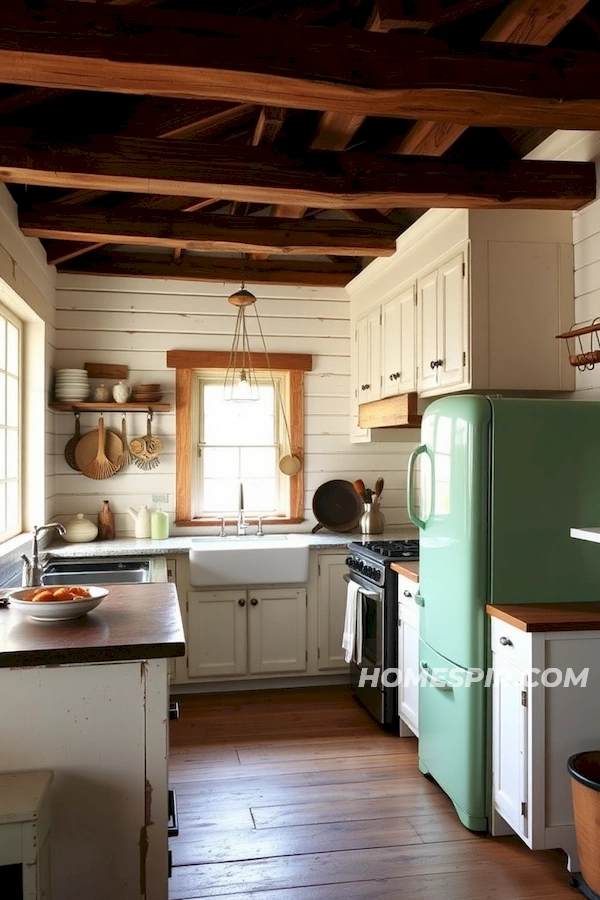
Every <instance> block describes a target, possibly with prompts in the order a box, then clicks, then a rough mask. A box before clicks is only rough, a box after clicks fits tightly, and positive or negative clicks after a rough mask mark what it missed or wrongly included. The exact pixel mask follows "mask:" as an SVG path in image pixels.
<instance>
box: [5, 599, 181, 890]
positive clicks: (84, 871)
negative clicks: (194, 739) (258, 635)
mask: <svg viewBox="0 0 600 900" xmlns="http://www.w3.org/2000/svg"><path fill="white" fill-rule="evenodd" d="M184 652H185V642H184V635H183V626H182V622H181V616H180V612H179V604H178V600H177V592H176V589H175V587H174V585H172V584H135V585H110V586H109V593H108V596H107V597H106V598H105V599H104V601H103V602H102V603H101V604H100V606H99V607H97V608H96V609H95V610H93V611H92V612H90V613H88V615H86V616H84V617H82V618H79V619H75V620H72V621H67V622H37V621H33V620H32V619H30V618H29V617H28V616H26V615H24V614H23V613H21V612H20V611H17V610H16V609H11V607H10V605H9V606H8V607H0V719H1V721H2V740H1V741H0V771H2V772H17V771H29V770H34V769H48V770H52V771H53V772H54V779H53V782H52V791H51V823H50V828H51V832H50V841H51V844H50V869H51V888H52V893H51V896H52V897H53V898H58V900H76V898H77V900H79V898H81V897H86V900H106V898H108V897H110V898H111V900H131V898H148V900H166V898H167V894H168V889H167V875H168V873H167V855H168V848H167V820H168V796H167V758H168V742H167V737H168V735H167V724H168V677H167V660H168V659H169V658H172V657H176V656H182V655H183V654H184Z"/></svg>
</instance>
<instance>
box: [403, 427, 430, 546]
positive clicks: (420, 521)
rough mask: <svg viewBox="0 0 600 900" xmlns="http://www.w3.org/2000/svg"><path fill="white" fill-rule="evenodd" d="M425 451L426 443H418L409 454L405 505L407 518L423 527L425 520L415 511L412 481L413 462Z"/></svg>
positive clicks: (413, 475)
mask: <svg viewBox="0 0 600 900" xmlns="http://www.w3.org/2000/svg"><path fill="white" fill-rule="evenodd" d="M426 452H427V444H419V446H418V447H416V448H415V449H414V450H413V452H412V453H411V454H410V457H409V459H408V479H407V481H408V484H407V506H408V518H409V519H410V521H411V522H412V523H413V525H416V526H417V528H425V525H426V520H424V519H421V518H419V516H418V515H417V514H416V512H415V498H414V481H415V463H416V461H417V458H418V457H419V456H420V455H421V454H422V453H426Z"/></svg>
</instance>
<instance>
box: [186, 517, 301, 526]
mask: <svg viewBox="0 0 600 900" xmlns="http://www.w3.org/2000/svg"><path fill="white" fill-rule="evenodd" d="M236 522H237V519H235V518H231V519H229V518H227V517H225V525H235V524H236ZM303 522H306V519H303V518H302V519H300V518H298V519H288V518H283V517H273V518H271V519H267V518H264V519H262V523H263V525H301V524H302V523H303ZM174 524H175V525H177V526H179V527H181V528H190V527H194V528H214V527H215V525H220V524H221V517H219V518H218V519H176V520H175V522H174ZM246 525H258V518H255V517H253V516H251V517H250V519H249V520H247V521H246Z"/></svg>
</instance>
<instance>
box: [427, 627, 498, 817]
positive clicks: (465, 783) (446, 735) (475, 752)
mask: <svg viewBox="0 0 600 900" xmlns="http://www.w3.org/2000/svg"><path fill="white" fill-rule="evenodd" d="M419 665H420V681H419V768H420V769H421V771H422V772H424V773H425V774H429V775H431V776H432V777H433V778H434V779H435V781H437V783H438V784H439V786H440V787H441V788H442V789H443V790H444V791H445V792H446V793H447V794H448V796H449V797H450V799H451V800H452V802H453V804H454V806H455V808H456V812H457V813H458V817H459V819H460V820H461V822H462V823H463V825H465V826H466V827H467V828H470V829H471V830H472V831H487V828H488V819H487V816H488V794H489V788H488V776H487V766H486V759H487V751H486V715H485V691H486V690H487V688H485V686H484V681H473V680H472V677H473V676H472V675H471V678H470V677H469V674H470V671H471V673H472V670H468V669H462V668H459V667H458V666H454V665H453V664H452V663H451V662H450V660H448V659H446V658H445V657H443V656H440V654H439V653H436V652H435V651H434V650H432V648H431V647H429V646H428V644H426V643H425V641H423V640H421V641H420V643H419ZM484 678H485V676H484Z"/></svg>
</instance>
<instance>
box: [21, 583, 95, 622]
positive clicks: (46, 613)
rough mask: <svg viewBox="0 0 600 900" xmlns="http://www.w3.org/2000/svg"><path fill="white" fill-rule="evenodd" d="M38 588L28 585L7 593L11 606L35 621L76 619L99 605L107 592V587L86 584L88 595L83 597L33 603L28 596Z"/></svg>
mask: <svg viewBox="0 0 600 900" xmlns="http://www.w3.org/2000/svg"><path fill="white" fill-rule="evenodd" d="M64 587H66V588H68V587H69V585H64ZM39 590H40V588H39V587H33V588H30V587H29V588H20V589H19V590H16V591H11V592H10V594H9V595H8V596H9V602H10V605H11V608H14V609H18V610H19V612H23V613H26V615H28V616H29V618H30V619H34V620H35V621H37V622H47V621H49V620H54V621H57V622H64V621H66V620H67V619H78V618H79V617H80V616H85V614H86V613H88V612H90V611H91V610H92V609H95V608H96V607H97V606H99V604H100V603H102V601H103V600H104V598H105V597H106V595H107V594H108V590H107V588H102V587H96V586H87V585H86V590H87V591H88V592H89V594H90V596H89V597H83V598H82V599H81V600H47V601H44V600H40V601H39V602H38V601H36V602H35V603H34V602H32V601H31V600H30V599H29V598H30V597H31V596H33V594H35V592H36V591H39Z"/></svg>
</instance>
